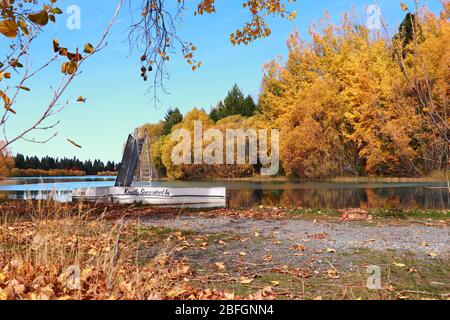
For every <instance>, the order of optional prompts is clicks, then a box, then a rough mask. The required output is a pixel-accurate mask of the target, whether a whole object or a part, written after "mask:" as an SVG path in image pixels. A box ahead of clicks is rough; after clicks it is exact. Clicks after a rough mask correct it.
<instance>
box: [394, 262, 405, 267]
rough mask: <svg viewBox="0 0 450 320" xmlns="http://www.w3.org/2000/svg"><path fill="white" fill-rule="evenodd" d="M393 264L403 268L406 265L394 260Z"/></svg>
mask: <svg viewBox="0 0 450 320" xmlns="http://www.w3.org/2000/svg"><path fill="white" fill-rule="evenodd" d="M394 266H396V267H399V268H404V267H406V265H405V264H403V263H399V262H394Z"/></svg>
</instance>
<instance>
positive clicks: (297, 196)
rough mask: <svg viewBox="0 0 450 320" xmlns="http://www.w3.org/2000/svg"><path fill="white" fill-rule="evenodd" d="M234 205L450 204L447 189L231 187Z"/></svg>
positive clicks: (432, 206)
mask: <svg viewBox="0 0 450 320" xmlns="http://www.w3.org/2000/svg"><path fill="white" fill-rule="evenodd" d="M228 195H229V197H230V202H229V203H230V206H232V207H253V206H258V205H264V206H280V207H308V208H335V209H340V208H425V209H445V208H450V198H449V193H448V191H447V190H445V189H426V188H421V187H417V188H376V189H374V188H366V189H364V188H339V189H338V188H335V189H326V188H310V189H275V190H273V189H262V190H261V189H242V190H229V191H228Z"/></svg>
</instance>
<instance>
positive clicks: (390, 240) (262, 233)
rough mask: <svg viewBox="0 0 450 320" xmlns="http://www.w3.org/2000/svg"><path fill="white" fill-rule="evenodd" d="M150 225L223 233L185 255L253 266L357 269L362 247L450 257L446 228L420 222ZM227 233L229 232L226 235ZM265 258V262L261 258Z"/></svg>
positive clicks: (196, 220)
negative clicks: (392, 224)
mask: <svg viewBox="0 0 450 320" xmlns="http://www.w3.org/2000/svg"><path fill="white" fill-rule="evenodd" d="M141 222H142V223H143V224H145V225H147V226H159V227H168V228H175V229H180V230H192V231H197V232H200V233H202V234H206V233H207V234H221V235H222V236H220V237H217V239H219V238H221V239H222V241H212V242H211V243H209V244H208V248H207V250H203V251H202V250H188V251H187V252H183V253H182V255H183V256H187V257H189V259H190V260H191V261H196V262H198V263H201V264H205V263H215V262H218V261H225V262H226V263H228V264H232V265H235V266H236V265H241V266H242V265H248V266H253V267H254V268H262V267H264V268H266V267H270V266H280V265H289V266H299V265H301V266H305V265H309V266H310V267H311V268H312V269H313V270H316V271H317V270H319V271H320V270H326V269H327V268H328V269H329V268H330V266H332V267H339V268H343V269H345V270H350V271H351V270H352V269H353V267H354V263H355V261H356V260H357V256H358V254H359V252H360V251H361V250H363V251H364V250H371V251H377V252H378V251H380V252H381V251H391V252H398V253H401V254H405V253H407V254H413V255H414V256H417V257H420V258H421V259H435V258H440V259H444V260H447V259H448V258H449V253H450V241H449V240H450V239H449V230H448V228H447V227H431V226H421V225H409V226H367V225H365V224H362V223H358V222H345V223H333V222H314V221H311V220H273V221H268V220H253V219H236V220H234V219H230V218H201V217H193V216H186V217H178V218H173V217H172V218H167V217H165V218H161V217H151V218H145V219H143V220H141ZM227 234H228V236H227ZM262 262H265V263H262Z"/></svg>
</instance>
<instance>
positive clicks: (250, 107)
mask: <svg viewBox="0 0 450 320" xmlns="http://www.w3.org/2000/svg"><path fill="white" fill-rule="evenodd" d="M256 109H257V107H256V104H255V102H254V101H253V99H252V97H251V96H250V95H248V96H247V97H245V96H244V94H243V93H242V91H241V89H240V88H239V87H238V85H237V84H235V85H234V86H233V87H232V88H231V90H230V91H229V92H228V94H227V96H226V97H225V99H224V101H223V102H222V101H220V102H219V103H218V104H217V106H216V107H214V108H213V109H212V110H211V113H210V114H209V117H210V119H211V120H213V121H214V122H217V121H219V120H221V119H224V118H227V117H229V116H233V115H241V116H243V117H251V116H253V115H254V114H255V112H256Z"/></svg>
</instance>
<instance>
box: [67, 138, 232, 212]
mask: <svg viewBox="0 0 450 320" xmlns="http://www.w3.org/2000/svg"><path fill="white" fill-rule="evenodd" d="M137 136H138V134H137V133H136V134H135V137H133V136H132V135H130V136H129V137H128V141H127V144H126V146H125V151H124V154H123V158H122V162H121V166H120V168H119V173H118V176H117V178H116V183H115V186H114V187H99V188H85V189H76V190H74V191H72V200H75V201H87V202H100V203H121V204H133V203H136V204H144V205H152V206H158V207H187V208H199V207H201V208H205V207H225V206H226V200H227V196H226V188H222V187H213V188H200V187H199V188H172V187H152V186H151V181H152V178H153V170H152V166H151V160H150V156H149V155H150V150H149V146H150V145H151V144H150V143H149V142H148V141H147V139H146V135H145V136H144V138H143V139H138V138H137ZM145 148H147V150H146V152H145V153H144V154H147V155H148V159H147V161H146V164H147V166H148V167H149V168H150V169H149V174H148V175H149V177H148V178H149V181H150V182H149V184H150V185H148V186H147V185H143V186H141V185H139V186H138V185H135V186H133V180H134V177H135V175H136V171H140V176H141V178H142V171H143V169H142V167H143V163H142V160H141V153H142V150H143V149H145ZM137 168H139V170H136V169H137Z"/></svg>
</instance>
